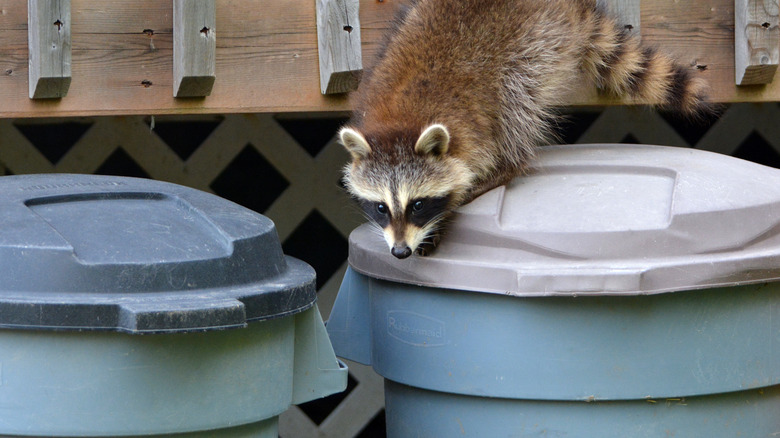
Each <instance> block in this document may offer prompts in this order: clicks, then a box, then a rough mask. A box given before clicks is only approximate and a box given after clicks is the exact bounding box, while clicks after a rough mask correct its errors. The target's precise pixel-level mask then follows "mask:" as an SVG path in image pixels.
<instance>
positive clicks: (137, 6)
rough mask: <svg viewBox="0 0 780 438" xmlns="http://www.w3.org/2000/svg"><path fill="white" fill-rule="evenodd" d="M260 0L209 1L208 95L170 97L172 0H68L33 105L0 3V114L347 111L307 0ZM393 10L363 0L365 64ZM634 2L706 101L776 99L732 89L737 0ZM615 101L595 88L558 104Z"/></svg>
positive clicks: (769, 90) (15, 28) (19, 48)
mask: <svg viewBox="0 0 780 438" xmlns="http://www.w3.org/2000/svg"><path fill="white" fill-rule="evenodd" d="M262 3H263V5H262V7H258V6H257V4H258V3H257V2H249V1H244V0H218V4H219V7H218V8H217V10H216V21H217V23H218V24H219V39H218V40H217V52H216V71H218V72H219V75H220V77H219V81H216V82H215V83H214V87H213V89H212V93H211V96H210V97H209V98H208V99H176V98H174V97H173V76H172V74H171V72H172V70H173V2H172V1H170V0H133V1H126V0H102V1H90V0H71V17H72V18H71V21H72V25H71V36H72V57H73V63H72V77H73V79H72V82H71V85H70V90H69V92H68V97H67V98H66V99H59V100H57V99H40V100H39V99H29V98H28V86H27V75H28V59H27V58H28V49H27V0H0V11H1V12H0V117H58V116H90V115H118V114H142V115H150V114H158V115H161V114H191V113H203V114H206V113H211V114H215V113H216V114H219V113H254V112H309V111H318V112H319V111H328V112H334V111H338V112H345V111H348V110H349V108H350V106H349V100H348V97H347V96H346V95H344V94H338V95H328V96H325V95H322V94H321V90H320V87H319V68H318V65H319V61H318V56H317V32H316V17H315V2H314V1H311V0H284V1H268V2H262ZM396 5H397V2H395V1H392V0H385V1H382V2H378V1H367V2H361V4H360V23H361V40H362V48H363V62H364V64H365V65H370V64H371V60H372V58H373V56H374V53H375V52H376V50H377V48H378V43H379V41H380V39H381V36H382V34H383V32H384V30H385V29H386V28H387V27H388V25H389V22H390V20H391V19H392V17H393V14H394V10H395V6H396ZM641 8H642V10H641V14H642V40H643V41H644V42H646V43H647V44H649V45H651V46H653V47H656V48H657V49H659V50H661V51H663V52H666V53H670V54H671V55H673V56H675V57H676V58H677V59H678V60H679V61H680V62H681V63H682V64H683V65H685V66H691V67H692V68H694V69H696V74H697V75H698V76H700V77H702V78H704V79H706V80H708V81H709V82H710V85H711V97H712V99H713V100H714V101H716V102H745V101H749V102H762V101H780V81H774V82H773V83H771V84H768V85H766V86H764V87H737V86H736V84H735V77H734V69H735V67H734V0H706V1H703V0H644V1H642V2H641ZM147 29H148V30H151V31H153V34H151V35H150V34H149V33H144V30H147ZM582 88H586V87H582ZM615 103H617V102H616V101H614V100H610V99H608V98H605V97H602V96H597V94H596V92H595V91H594V90H583V91H581V92H579V93H578V94H576V95H573V96H572V97H570V98H569V99H567V100H566V101H565V104H567V105H602V104H615ZM0 141H2V140H1V139H0Z"/></svg>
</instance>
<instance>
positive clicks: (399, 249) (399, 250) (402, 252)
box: [390, 243, 412, 259]
mask: <svg viewBox="0 0 780 438" xmlns="http://www.w3.org/2000/svg"><path fill="white" fill-rule="evenodd" d="M390 253H391V254H393V255H394V256H395V257H396V258H399V259H405V258H407V257H409V256H410V255H412V248H409V247H408V246H406V245H403V244H400V243H396V244H395V245H393V248H392V249H391V250H390Z"/></svg>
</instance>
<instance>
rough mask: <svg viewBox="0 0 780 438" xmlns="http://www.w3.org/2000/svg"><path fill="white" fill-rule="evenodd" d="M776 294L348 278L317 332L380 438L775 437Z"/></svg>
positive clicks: (778, 420) (779, 289) (778, 386)
mask: <svg viewBox="0 0 780 438" xmlns="http://www.w3.org/2000/svg"><path fill="white" fill-rule="evenodd" d="M778 321H780V283H770V284H756V285H743V286H733V287H728V288H716V289H705V290H694V291H688V292H686V293H668V294H653V295H636V296H578V297H522V298H521V297H513V296H505V295H497V294H479V293H473V292H470V291H461V290H454V289H441V288H429V287H419V286H413V285H408V284H403V283H397V282H390V281H385V280H379V279H374V278H370V277H366V276H364V275H362V274H360V273H358V272H356V271H355V270H353V269H351V268H350V269H348V270H347V273H346V275H345V278H344V281H343V283H342V286H341V289H340V290H339V294H338V297H337V298H336V302H335V303H334V306H333V311H332V313H331V315H330V318H329V320H328V325H327V330H328V334H329V336H330V339H331V342H332V344H333V347H334V350H335V352H336V354H337V355H338V356H340V357H343V358H346V359H350V360H355V361H357V362H360V363H363V364H367V365H371V366H372V367H373V369H374V370H375V371H376V372H377V373H378V374H380V375H381V376H382V377H384V378H385V399H386V407H385V409H386V416H387V432H388V437H389V438H405V437H408V436H414V437H449V436H465V437H484V436H501V437H504V436H513V437H514V436H517V437H537V436H562V437H563V436H578V437H593V438H604V437H615V438H617V437H620V438H623V437H637V438H644V437H655V436H667V435H668V436H684V437H707V438H714V437H718V438H722V437H741V436H751V437H754V436H755V437H758V436H775V435H778V434H780V416H778V415H777V412H778V410H779V409H780V324H778Z"/></svg>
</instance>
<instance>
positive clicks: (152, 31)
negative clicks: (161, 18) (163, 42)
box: [144, 29, 154, 36]
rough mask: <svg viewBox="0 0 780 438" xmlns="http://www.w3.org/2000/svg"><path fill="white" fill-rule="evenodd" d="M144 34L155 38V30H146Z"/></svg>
mask: <svg viewBox="0 0 780 438" xmlns="http://www.w3.org/2000/svg"><path fill="white" fill-rule="evenodd" d="M144 33H145V34H146V35H148V36H154V29H144Z"/></svg>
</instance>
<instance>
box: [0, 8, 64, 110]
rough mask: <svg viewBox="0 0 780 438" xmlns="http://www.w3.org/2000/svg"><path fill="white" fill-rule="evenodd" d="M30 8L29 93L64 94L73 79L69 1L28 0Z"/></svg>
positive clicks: (49, 96) (45, 96) (39, 95)
mask: <svg viewBox="0 0 780 438" xmlns="http://www.w3.org/2000/svg"><path fill="white" fill-rule="evenodd" d="M27 11H28V12H27V27H28V34H27V35H28V36H27V41H28V50H29V75H28V76H29V81H28V82H29V84H28V91H29V93H28V96H29V98H30V99H53V98H61V97H64V96H65V95H66V94H68V88H69V87H70V82H71V67H70V64H71V41H70V40H71V38H70V35H71V30H70V29H71V26H70V0H29V1H28V3H27ZM0 41H3V40H2V38H0ZM0 44H2V42H0Z"/></svg>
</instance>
